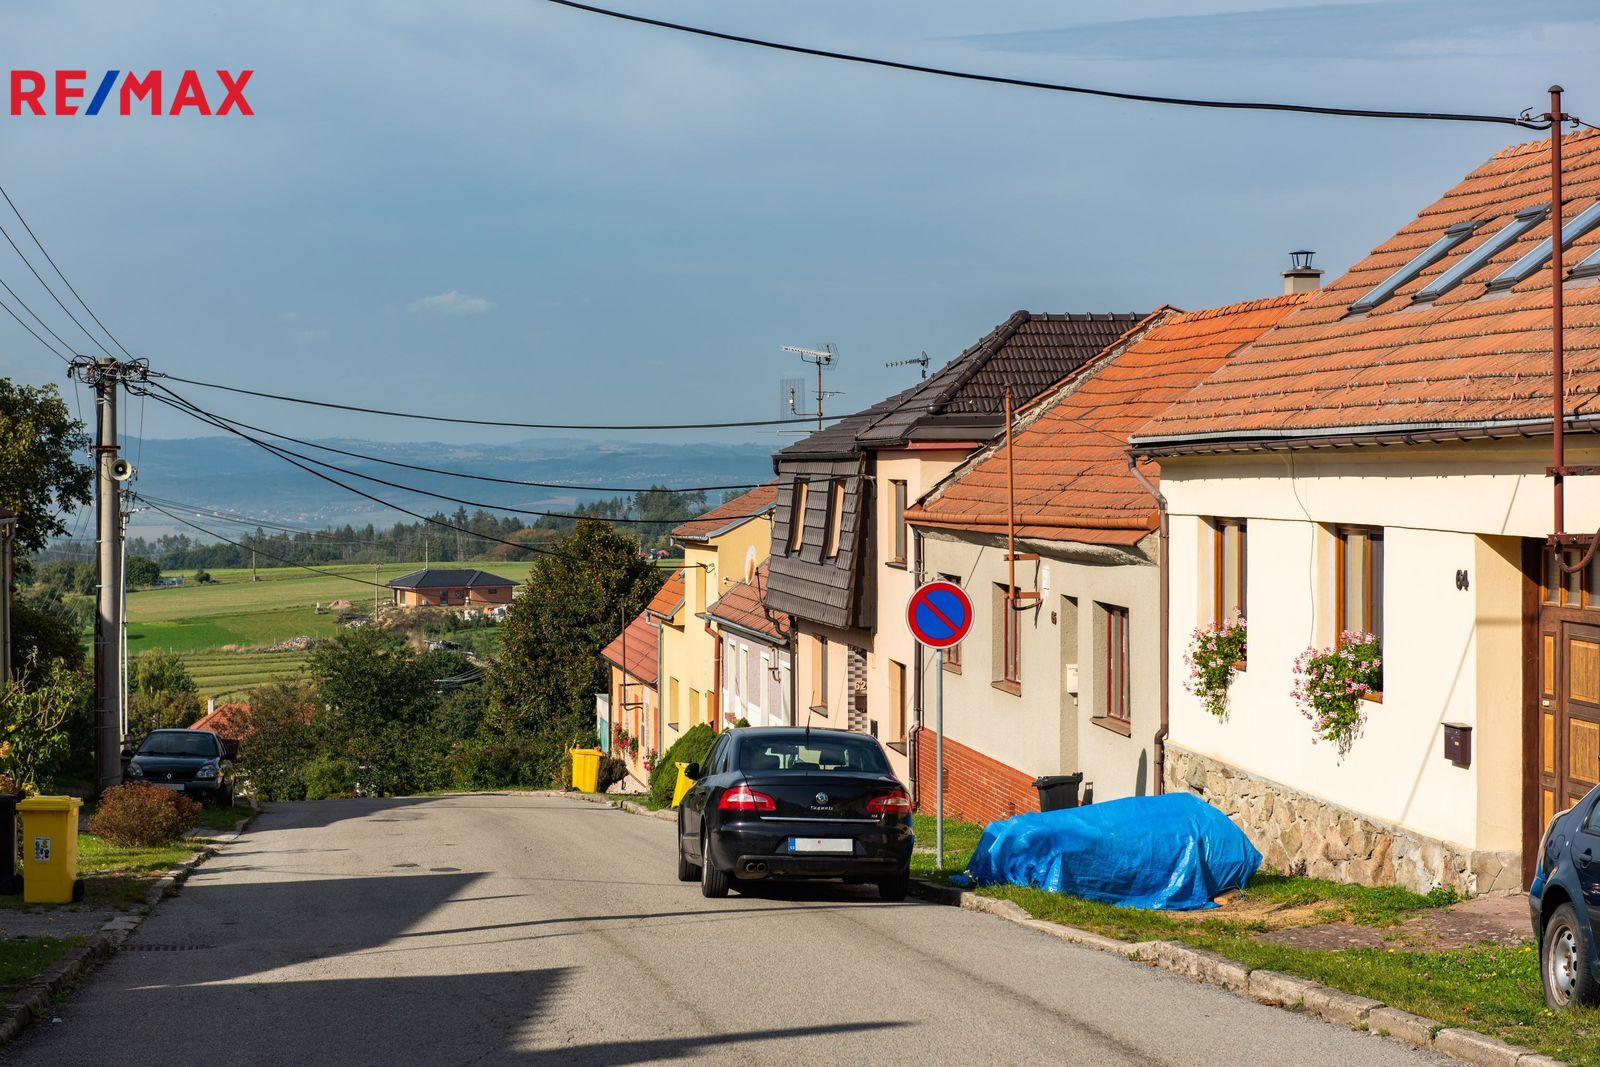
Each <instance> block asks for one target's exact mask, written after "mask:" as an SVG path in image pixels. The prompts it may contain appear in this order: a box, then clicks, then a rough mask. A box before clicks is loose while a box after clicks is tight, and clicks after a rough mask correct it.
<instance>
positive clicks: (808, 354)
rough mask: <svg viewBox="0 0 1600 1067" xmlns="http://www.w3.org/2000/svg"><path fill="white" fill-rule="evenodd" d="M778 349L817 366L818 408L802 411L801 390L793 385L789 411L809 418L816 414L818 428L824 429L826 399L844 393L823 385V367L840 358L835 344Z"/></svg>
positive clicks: (785, 346) (789, 346) (787, 346)
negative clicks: (800, 402) (800, 405)
mask: <svg viewBox="0 0 1600 1067" xmlns="http://www.w3.org/2000/svg"><path fill="white" fill-rule="evenodd" d="M778 351H780V352H788V353H790V354H791V355H796V356H799V357H800V358H801V359H802V360H804V361H805V362H807V363H810V364H811V365H812V366H814V367H816V368H817V410H815V411H801V410H800V407H799V402H798V401H799V396H798V393H799V390H798V389H796V388H794V387H793V386H791V387H790V388H789V413H790V414H791V415H799V416H800V417H801V418H807V419H809V418H811V417H813V416H815V417H816V420H817V429H819V430H820V429H822V420H823V419H825V418H826V417H827V416H826V415H824V414H823V411H822V409H823V406H824V401H826V400H827V398H828V397H830V396H843V395H844V394H843V393H842V392H840V391H839V390H837V389H824V388H823V387H822V369H823V368H824V367H831V366H833V365H834V363H835V362H837V361H838V359H839V353H838V352H836V351H834V348H833V345H831V344H826V345H823V346H822V347H821V348H800V347H798V346H796V345H780V346H779V347H778Z"/></svg>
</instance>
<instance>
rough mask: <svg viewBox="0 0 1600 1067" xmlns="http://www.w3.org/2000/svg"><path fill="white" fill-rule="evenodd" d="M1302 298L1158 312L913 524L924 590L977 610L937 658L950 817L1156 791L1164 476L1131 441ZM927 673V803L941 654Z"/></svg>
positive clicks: (913, 517)
mask: <svg viewBox="0 0 1600 1067" xmlns="http://www.w3.org/2000/svg"><path fill="white" fill-rule="evenodd" d="M1302 299H1303V297H1302V296H1301V295H1286V296H1282V297H1276V298H1272V299H1266V300H1256V301H1251V302H1247V303H1242V304H1234V305H1231V306H1228V307H1221V308H1214V309H1211V310H1207V311H1194V312H1182V311H1177V310H1175V309H1171V308H1164V309H1162V310H1160V311H1158V312H1156V313H1155V314H1153V315H1151V316H1150V317H1149V318H1147V319H1145V320H1144V321H1143V322H1141V323H1140V324H1138V325H1137V326H1135V327H1134V328H1133V329H1131V330H1129V331H1128V332H1127V333H1126V334H1125V335H1124V336H1123V337H1121V338H1120V339H1119V340H1117V341H1116V343H1114V344H1113V345H1111V346H1110V347H1109V348H1108V349H1106V351H1105V352H1104V353H1103V354H1101V355H1100V356H1098V357H1096V358H1095V359H1094V360H1092V361H1090V362H1089V363H1088V364H1087V365H1085V366H1084V367H1083V368H1082V369H1080V370H1079V371H1077V372H1076V373H1074V374H1073V375H1071V376H1070V377H1068V378H1067V379H1066V380H1064V381H1063V382H1061V383H1060V384H1059V385H1057V386H1056V387H1055V388H1053V389H1051V390H1050V391H1048V392H1046V393H1044V394H1043V395H1041V396H1040V397H1039V398H1038V399H1036V400H1034V401H1033V402H1032V403H1031V404H1029V405H1027V406H1025V407H1024V408H1022V409H1021V410H1020V411H1019V412H1018V413H1017V415H1016V418H1015V424H1014V426H1013V429H1012V433H1011V443H1010V448H1009V450H1008V448H1007V444H1006V437H1005V436H1004V435H1002V436H1001V437H999V438H997V439H996V440H995V441H993V442H991V443H990V445H989V446H988V447H986V448H984V449H983V450H982V451H980V452H978V453H976V454H975V455H974V456H972V457H971V458H969V459H968V460H967V461H966V462H965V463H963V464H962V465H961V466H960V467H959V468H957V469H956V470H955V471H954V472H953V473H952V474H951V475H950V476H949V477H948V478H946V479H945V480H944V481H942V482H941V483H939V485H937V486H935V487H934V488H933V490H932V491H931V492H930V493H929V494H928V495H927V496H926V497H924V498H923V499H922V500H921V501H919V502H918V503H917V504H916V506H914V507H912V508H911V509H910V510H909V511H908V512H907V519H908V521H909V522H911V523H912V524H913V526H914V527H915V528H916V533H917V541H918V544H919V548H918V554H919V557H920V560H921V564H922V570H923V572H924V575H925V577H926V578H929V579H932V578H942V579H945V580H948V581H952V582H955V583H957V584H959V585H961V586H962V587H963V588H964V589H965V590H966V591H967V593H968V596H969V597H970V599H971V600H972V604H973V626H972V630H971V632H970V633H969V635H968V637H967V639H966V640H965V641H964V642H963V643H962V644H960V645H958V646H956V647H955V648H954V649H951V650H949V651H948V652H946V654H945V656H944V661H943V671H944V678H943V687H944V772H945V773H944V778H945V781H944V785H945V791H944V802H945V810H946V811H947V812H949V813H951V814H953V815H956V816H957V817H960V818H966V819H973V820H977V821H981V822H988V821H990V820H993V819H1003V818H1007V817H1009V816H1011V815H1014V814H1016V813H1018V812H1020V811H1034V810H1037V809H1038V798H1037V794H1036V791H1035V789H1034V788H1033V784H1032V783H1033V781H1034V779H1035V778H1037V777H1040V776H1044V775H1071V774H1078V775H1081V776H1082V778H1083V780H1082V783H1081V785H1082V789H1083V792H1084V795H1085V799H1087V798H1088V797H1089V796H1090V795H1092V796H1093V798H1095V799H1100V800H1106V799H1112V798H1115V797H1124V796H1142V795H1144V794H1147V793H1152V792H1156V791H1158V787H1157V784H1156V781H1155V778H1154V774H1155V769H1154V766H1153V759H1154V757H1155V745H1156V733H1157V730H1158V729H1159V727H1160V724H1161V714H1160V696H1161V693H1160V689H1161V685H1160V664H1161V656H1160V644H1161V642H1160V633H1161V627H1160V619H1161V614H1160V602H1161V585H1160V573H1159V569H1158V564H1159V560H1160V535H1159V518H1160V515H1159V508H1158V506H1157V500H1156V496H1155V495H1154V494H1155V489H1156V485H1157V484H1158V482H1159V478H1160V472H1159V470H1158V469H1157V468H1156V467H1155V465H1154V464H1150V465H1147V466H1146V467H1145V468H1144V469H1143V470H1142V471H1135V470H1134V469H1133V466H1132V464H1131V463H1130V461H1129V459H1128V456H1127V447H1128V446H1127V439H1128V435H1129V434H1130V433H1131V432H1132V431H1134V430H1135V429H1137V428H1138V427H1140V426H1141V425H1143V424H1144V423H1145V422H1146V421H1147V420H1148V419H1150V418H1151V417H1152V416H1154V415H1156V414H1157V413H1159V412H1160V411H1161V410H1162V409H1163V408H1164V407H1165V406H1166V404H1168V403H1169V402H1171V401H1172V400H1173V399H1175V398H1176V397H1178V396H1181V395H1183V394H1184V393H1185V392H1187V391H1188V390H1189V389H1191V388H1193V387H1194V386H1195V385H1196V384H1198V383H1199V382H1201V381H1203V380H1204V379H1205V378H1206V376H1208V375H1209V374H1210V373H1211V372H1212V371H1214V370H1216V369H1217V367H1218V366H1219V365H1221V364H1222V362H1223V361H1224V360H1225V359H1227V357H1228V356H1229V355H1230V354H1231V353H1232V352H1234V351H1236V350H1237V349H1239V348H1240V347H1241V346H1243V345H1245V344H1247V343H1248V342H1250V341H1252V340H1254V339H1255V338H1256V337H1258V336H1259V335H1260V334H1261V333H1262V332H1263V331H1264V330H1266V329H1269V328H1270V327H1271V326H1272V325H1273V324H1275V323H1276V322H1277V321H1278V320H1279V319H1281V318H1283V316H1284V315H1286V314H1287V313H1289V312H1290V311H1291V310H1293V309H1294V307H1295V306H1296V305H1297V304H1298V303H1299V302H1300V301H1301V300H1302ZM1013 538H1014V540H1013ZM922 663H923V672H922V674H923V678H924V681H923V694H922V696H923V700H922V706H923V708H924V713H923V716H922V719H921V728H920V729H919V730H918V732H917V735H916V737H917V745H916V752H917V759H916V766H915V774H916V779H917V785H918V795H919V796H920V797H921V798H922V801H923V803H924V804H926V803H927V799H928V798H929V797H931V796H932V795H933V788H934V773H935V772H934V742H935V739H936V735H935V734H934V732H933V731H934V728H935V727H934V723H933V708H934V697H933V689H934V684H935V682H936V678H935V676H934V673H933V672H934V670H935V669H936V667H935V657H934V655H933V654H932V653H930V652H926V651H924V652H923V654H922Z"/></svg>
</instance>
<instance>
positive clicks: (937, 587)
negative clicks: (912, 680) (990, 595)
mask: <svg viewBox="0 0 1600 1067" xmlns="http://www.w3.org/2000/svg"><path fill="white" fill-rule="evenodd" d="M906 625H907V626H909V627H910V628H911V636H912V637H915V638H916V639H917V641H918V642H919V643H921V644H924V645H927V646H928V647H929V648H951V647H954V646H955V645H959V644H960V643H961V639H962V638H963V637H966V636H967V631H968V630H970V629H972V601H971V600H969V599H967V594H966V593H964V592H962V591H961V587H960V586H959V585H957V584H955V583H954V582H929V583H928V584H927V585H924V586H922V587H921V588H920V589H918V590H917V591H916V592H915V593H912V594H911V600H910V601H909V602H908V603H907V604H906Z"/></svg>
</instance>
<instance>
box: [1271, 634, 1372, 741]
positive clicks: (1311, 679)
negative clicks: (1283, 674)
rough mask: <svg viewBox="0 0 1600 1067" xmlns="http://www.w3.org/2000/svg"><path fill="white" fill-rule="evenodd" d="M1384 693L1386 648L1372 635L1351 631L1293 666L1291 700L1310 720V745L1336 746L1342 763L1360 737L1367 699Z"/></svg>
mask: <svg viewBox="0 0 1600 1067" xmlns="http://www.w3.org/2000/svg"><path fill="white" fill-rule="evenodd" d="M1382 691H1383V648H1382V643H1381V642H1380V641H1379V640H1378V638H1376V637H1374V636H1373V635H1372V634H1369V633H1361V632H1360V631H1357V630H1346V631H1345V632H1344V633H1342V634H1340V635H1339V643H1338V645H1337V646H1335V647H1333V648H1308V649H1306V650H1305V651H1304V652H1302V653H1300V655H1299V657H1298V658H1297V659H1296V660H1295V661H1294V689H1293V691H1292V692H1291V693H1290V695H1291V696H1293V697H1294V701H1295V703H1296V704H1298V705H1299V706H1300V714H1302V715H1304V716H1305V717H1306V718H1308V719H1310V720H1311V728H1312V730H1313V731H1314V732H1315V733H1316V737H1314V738H1312V740H1311V743H1312V744H1316V743H1317V742H1318V741H1328V742H1331V743H1332V744H1333V747H1334V748H1335V749H1336V750H1337V751H1338V753H1339V757H1340V758H1341V759H1343V758H1344V757H1345V756H1346V755H1348V754H1349V752H1350V746H1351V745H1353V744H1354V743H1355V740H1356V738H1358V737H1360V736H1361V728H1362V726H1364V725H1365V724H1366V721H1367V709H1368V707H1369V706H1370V704H1371V702H1370V701H1369V700H1368V697H1369V696H1370V695H1376V694H1378V693H1380V692H1382Z"/></svg>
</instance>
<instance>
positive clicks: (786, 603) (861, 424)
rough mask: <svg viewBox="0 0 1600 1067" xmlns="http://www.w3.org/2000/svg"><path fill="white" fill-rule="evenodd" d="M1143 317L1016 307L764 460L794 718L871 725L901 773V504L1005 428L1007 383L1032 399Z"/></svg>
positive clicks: (914, 687) (773, 590) (911, 666)
mask: <svg viewBox="0 0 1600 1067" xmlns="http://www.w3.org/2000/svg"><path fill="white" fill-rule="evenodd" d="M1141 318H1143V316H1142V315H1139V314H1131V313H1130V314H1071V315H1051V314H1034V313H1030V312H1026V311H1019V312H1017V313H1016V314H1014V315H1012V316H1011V317H1010V318H1008V319H1007V320H1006V321H1005V322H1003V323H1001V324H1000V326H999V327H997V328H996V329H995V330H994V331H992V332H991V333H989V334H988V335H987V336H985V337H984V338H983V339H982V340H980V341H979V342H978V343H977V344H975V345H973V346H972V347H971V348H969V349H967V351H965V352H963V353H962V354H961V355H960V356H958V357H956V358H955V359H953V360H951V361H950V362H949V363H948V364H946V365H945V366H944V367H942V368H941V369H940V370H939V371H938V372H937V373H935V374H933V375H931V376H930V377H929V378H928V379H927V380H925V381H923V382H920V383H918V384H917V385H915V386H912V387H911V388H910V389H906V390H904V391H903V392H901V393H898V394H896V395H895V396H892V397H890V398H889V399H887V400H884V401H882V402H880V403H878V404H876V405H873V406H872V407H870V408H867V409H866V410H864V411H860V412H857V413H856V414H854V415H851V416H849V417H847V418H845V419H843V420H841V421H840V422H838V423H836V424H834V425H833V426H830V427H827V428H825V429H822V430H819V431H817V432H816V433H814V434H812V435H810V436H809V437H807V438H805V439H804V440H802V441H800V442H798V443H796V444H794V445H791V446H789V447H788V448H785V449H783V450H782V451H781V452H779V453H778V454H777V455H776V456H774V457H773V465H774V469H775V470H776V471H777V473H778V479H779V486H778V497H777V500H778V506H777V516H776V521H775V523H774V526H773V531H772V562H771V566H770V569H769V573H768V585H767V591H766V604H767V607H768V608H770V609H771V610H772V611H773V612H774V613H776V614H779V615H782V616H787V617H789V618H790V620H791V621H790V622H789V623H788V624H787V625H788V628H789V630H790V632H791V633H792V634H793V639H794V640H795V642H796V645H795V648H796V653H795V672H796V686H797V689H798V693H797V699H798V704H797V705H796V708H795V715H796V720H797V722H799V723H801V724H805V723H813V724H815V725H818V726H833V727H841V728H849V729H852V730H857V731H860V732H863V733H871V734H872V735H874V736H875V737H877V738H878V739H879V740H881V741H883V742H884V744H885V745H886V746H887V747H888V748H889V750H890V754H891V760H892V761H893V763H894V765H895V769H896V771H897V772H898V773H900V774H902V775H907V776H909V773H910V766H911V759H910V755H911V754H910V745H911V727H912V724H913V722H914V721H915V716H916V708H915V707H914V703H915V694H916V693H917V692H918V691H919V679H918V668H917V662H918V657H917V655H916V646H915V643H914V642H913V641H912V638H911V634H910V632H909V631H908V630H907V628H906V624H905V606H906V602H907V601H908V600H909V599H910V597H911V594H912V592H913V591H914V590H915V588H916V585H917V581H916V576H917V574H918V561H917V560H916V559H915V558H914V557H913V552H914V548H915V546H914V544H913V542H912V539H911V536H910V530H909V527H908V526H907V524H906V521H905V512H906V509H907V508H908V507H909V506H910V505H911V503H912V502H914V501H915V500H916V499H917V498H918V497H919V496H921V495H922V494H923V493H924V492H926V491H927V490H928V489H929V488H931V487H932V486H933V485H934V483H935V482H937V481H938V480H939V479H941V478H943V477H944V476H945V475H946V474H948V473H949V472H950V471H951V470H952V469H954V468H955V466H956V465H957V464H959V463H960V462H961V461H962V460H963V459H965V458H966V457H967V456H968V455H970V454H971V453H972V452H973V451H975V450H976V449H977V448H979V447H981V446H982V445H983V444H984V443H985V442H986V441H988V440H989V439H990V438H991V437H993V436H994V435H995V433H996V432H998V431H999V430H1000V429H1001V426H1002V418H1001V408H1002V406H1003V395H1004V393H1005V391H1006V390H1007V389H1010V390H1011V391H1012V393H1013V395H1014V396H1015V398H1016V399H1017V401H1018V402H1021V401H1025V400H1028V399H1031V398H1032V397H1034V396H1036V395H1038V394H1039V393H1040V392H1042V391H1044V390H1045V389H1047V388H1049V387H1050V386H1051V385H1054V384H1055V383H1056V382H1057V381H1059V380H1060V379H1061V378H1063V377H1064V376H1066V375H1067V374H1069V373H1071V372H1072V371H1074V370H1076V369H1077V368H1078V367H1080V366H1082V365H1083V364H1084V363H1085V362H1087V361H1088V360H1089V359H1091V358H1093V357H1094V356H1095V355H1096V354H1098V353H1099V352H1100V351H1101V350H1102V349H1103V348H1105V346H1106V345H1108V344H1110V343H1111V342H1112V341H1114V340H1116V339H1117V338H1118V337H1119V336H1121V335H1122V334H1123V333H1124V332H1125V331H1126V330H1128V329H1129V328H1130V327H1131V326H1133V325H1134V324H1135V323H1137V322H1138V321H1139V320H1140V319H1141Z"/></svg>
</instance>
